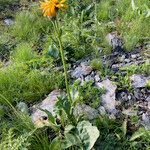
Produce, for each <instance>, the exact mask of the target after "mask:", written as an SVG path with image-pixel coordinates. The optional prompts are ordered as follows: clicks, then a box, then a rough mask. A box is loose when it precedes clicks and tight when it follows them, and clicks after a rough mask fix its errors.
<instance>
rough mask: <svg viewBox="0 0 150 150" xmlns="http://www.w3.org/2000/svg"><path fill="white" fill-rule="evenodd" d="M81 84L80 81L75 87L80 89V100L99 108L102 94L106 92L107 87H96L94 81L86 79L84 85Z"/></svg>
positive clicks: (77, 89)
mask: <svg viewBox="0 0 150 150" xmlns="http://www.w3.org/2000/svg"><path fill="white" fill-rule="evenodd" d="M80 84H81V83H80V81H79V82H78V81H76V82H75V83H74V89H76V91H78V96H79V99H80V102H82V103H85V104H87V105H89V106H91V107H93V108H97V107H98V106H99V105H100V104H101V95H102V94H104V93H105V92H106V91H105V89H99V88H97V87H95V86H94V85H93V81H87V82H86V81H85V82H84V84H83V85H80Z"/></svg>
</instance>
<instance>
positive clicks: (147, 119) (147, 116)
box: [141, 112, 150, 130]
mask: <svg viewBox="0 0 150 150" xmlns="http://www.w3.org/2000/svg"><path fill="white" fill-rule="evenodd" d="M141 124H142V125H143V126H144V127H145V129H146V130H150V112H146V113H143V114H142V122H141Z"/></svg>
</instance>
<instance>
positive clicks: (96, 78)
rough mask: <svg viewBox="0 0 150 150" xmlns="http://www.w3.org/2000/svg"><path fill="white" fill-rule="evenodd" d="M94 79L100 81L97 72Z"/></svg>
mask: <svg viewBox="0 0 150 150" xmlns="http://www.w3.org/2000/svg"><path fill="white" fill-rule="evenodd" d="M94 79H95V81H96V82H98V81H100V77H99V75H98V74H97V75H95V77H94Z"/></svg>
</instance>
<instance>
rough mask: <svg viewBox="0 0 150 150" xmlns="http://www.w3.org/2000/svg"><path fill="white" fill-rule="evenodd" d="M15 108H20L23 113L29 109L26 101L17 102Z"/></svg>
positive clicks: (26, 112)
mask: <svg viewBox="0 0 150 150" xmlns="http://www.w3.org/2000/svg"><path fill="white" fill-rule="evenodd" d="M17 108H18V110H20V111H21V112H23V113H25V114H28V113H29V109H28V106H27V104H26V103H24V102H19V103H18V104H17Z"/></svg>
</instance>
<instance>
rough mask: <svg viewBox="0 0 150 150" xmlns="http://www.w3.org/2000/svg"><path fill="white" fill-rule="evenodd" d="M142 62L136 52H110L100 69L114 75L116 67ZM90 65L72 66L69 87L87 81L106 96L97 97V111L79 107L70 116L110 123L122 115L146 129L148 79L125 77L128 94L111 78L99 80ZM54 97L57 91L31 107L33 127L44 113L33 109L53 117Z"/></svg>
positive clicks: (148, 119)
mask: <svg viewBox="0 0 150 150" xmlns="http://www.w3.org/2000/svg"><path fill="white" fill-rule="evenodd" d="M145 61H147V60H146V59H145V58H144V59H143V56H142V55H141V53H140V51H139V50H135V51H134V52H132V53H121V54H120V53H119V52H114V53H112V54H111V55H109V56H104V57H103V64H104V66H105V67H109V70H111V71H113V73H114V75H115V74H116V73H118V72H120V67H124V66H130V65H132V64H134V65H140V64H142V63H145ZM90 62H91V61H90V59H88V58H87V59H84V60H80V61H77V62H75V63H74V64H72V68H71V69H70V70H69V71H68V72H69V73H70V76H71V79H72V83H74V82H75V81H76V80H79V81H80V86H82V85H83V84H84V82H88V81H90V82H92V86H94V87H97V88H99V89H101V88H104V89H105V90H106V93H105V94H102V95H101V96H100V99H99V100H101V103H100V105H99V106H98V107H97V108H92V107H91V106H89V105H87V104H84V103H81V104H78V105H77V106H76V108H75V110H74V113H75V114H76V115H79V114H84V115H85V116H86V117H87V118H88V119H94V118H96V117H98V116H99V115H102V116H103V115H107V116H108V117H109V118H110V119H116V118H120V117H121V116H122V115H125V116H126V117H128V118H134V117H137V118H138V119H137V126H139V125H144V126H145V128H146V129H150V89H149V88H148V87H147V83H148V82H149V80H150V77H149V76H147V75H144V74H133V75H131V76H130V77H129V79H130V81H131V86H132V90H131V91H130V90H128V88H125V89H124V88H122V89H121V90H120V89H118V87H117V85H116V83H115V80H116V79H115V80H114V79H112V76H109V75H108V76H106V77H105V78H103V77H101V74H100V72H99V71H97V70H95V69H93V68H92V67H91V65H90ZM108 64H109V65H108ZM121 73H122V74H121V75H122V76H123V75H125V74H126V72H123V71H121ZM85 92H86V91H85ZM58 95H60V91H57V90H56V91H53V92H51V93H50V94H49V96H48V97H47V98H46V99H45V100H43V101H42V102H41V103H39V104H37V105H34V106H33V109H32V114H31V116H32V120H33V121H34V122H35V123H37V122H38V123H39V122H40V121H41V118H44V116H45V114H44V112H41V111H40V110H38V109H37V106H38V107H40V108H42V109H47V110H49V111H50V112H52V114H54V104H55V102H56V99H57V96H58ZM93 101H94V99H93Z"/></svg>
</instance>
